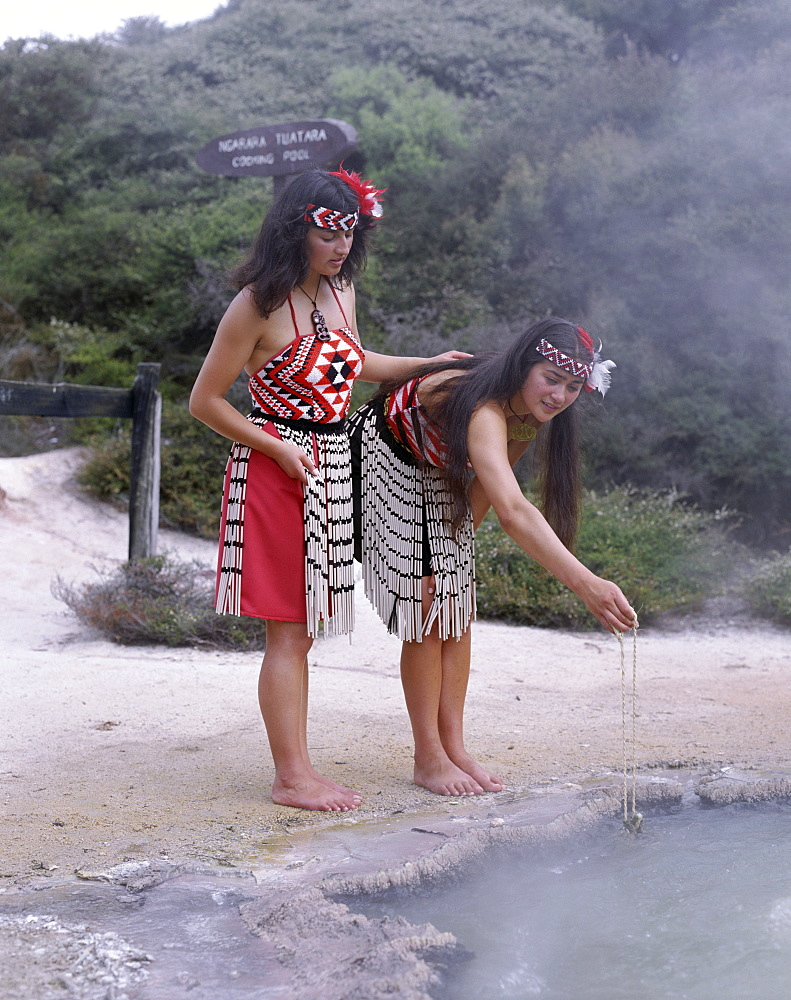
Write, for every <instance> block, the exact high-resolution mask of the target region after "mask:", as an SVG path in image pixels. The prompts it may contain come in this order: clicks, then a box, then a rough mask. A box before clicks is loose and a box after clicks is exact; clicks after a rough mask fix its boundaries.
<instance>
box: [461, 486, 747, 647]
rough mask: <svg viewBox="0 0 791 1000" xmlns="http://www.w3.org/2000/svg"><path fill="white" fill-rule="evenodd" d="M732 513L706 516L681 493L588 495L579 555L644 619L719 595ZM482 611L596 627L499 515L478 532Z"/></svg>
mask: <svg viewBox="0 0 791 1000" xmlns="http://www.w3.org/2000/svg"><path fill="white" fill-rule="evenodd" d="M731 520H732V518H731V515H730V514H729V512H727V511H719V512H716V513H706V512H704V511H701V510H699V509H697V508H695V507H692V506H689V505H686V504H684V503H682V502H681V500H680V498H679V497H678V496H677V494H675V493H664V494H662V493H655V492H651V493H646V492H639V491H637V490H634V489H631V488H629V487H621V488H617V489H613V490H611V491H610V492H608V493H595V492H592V491H588V492H586V494H585V496H584V498H583V517H582V525H581V529H580V537H579V543H578V546H577V554H578V555H579V558H580V559H581V561H582V562H583V563H584V564H585V565H586V566H588V567H589V568H590V569H591V570H592V571H593V572H594V573H596V574H597V575H598V576H602V577H604V578H605V579H608V580H612V581H614V582H615V583H617V584H618V586H619V587H620V588H621V589H622V590H623V592H624V593H625V594H626V596H627V597H628V599H629V600H630V602H631V603H632V605H633V606H634V607H635V608H636V609H637V611H638V615H639V617H640V621H641V622H643V623H644V624H645V623H647V622H649V621H650V620H651V619H652V618H654V617H655V616H656V615H658V614H659V613H660V612H663V611H668V610H670V609H678V608H683V609H690V608H692V607H695V606H696V605H698V604H699V603H700V602H701V601H702V599H703V598H704V597H709V596H713V595H714V594H717V593H720V592H721V591H722V588H723V586H724V581H725V580H726V579H727V576H728V569H729V566H730V565H731V563H732V561H733V553H734V552H735V550H736V548H737V546H736V543H734V542H732V541H731V540H730V539H729V538H728V530H729V527H730V522H731ZM476 579H477V583H478V614H479V617H481V618H496V619H498V618H499V619H505V620H507V621H511V622H516V623H518V624H523V625H539V626H552V627H563V628H580V629H594V628H597V627H598V623H597V622H596V620H595V619H594V618H593V616H592V615H591V614H590V612H589V611H588V610H587V608H586V607H585V605H584V604H583V603H582V601H581V600H579V598H578V597H576V595H575V594H573V593H571V591H569V590H568V589H567V588H566V587H564V586H563V584H561V583H560V582H559V581H558V580H556V579H555V577H554V576H552V575H551V574H550V573H547V572H546V570H544V569H543V568H542V567H541V566H539V565H538V564H537V563H536V562H534V560H532V559H531V558H530V557H529V556H527V555H525V553H524V552H523V551H522V550H521V549H520V548H519V546H518V545H517V544H516V543H515V542H513V541H512V540H511V539H510V538H509V537H508V536H507V535H506V534H505V533H504V532H503V531H502V529H501V528H500V526H499V525H498V524H497V522H496V520H495V519H494V518H493V516H492V515H489V518H487V520H486V521H485V522H484V523H483V524H482V525H481V527H480V529H479V530H478V534H477V537H476Z"/></svg>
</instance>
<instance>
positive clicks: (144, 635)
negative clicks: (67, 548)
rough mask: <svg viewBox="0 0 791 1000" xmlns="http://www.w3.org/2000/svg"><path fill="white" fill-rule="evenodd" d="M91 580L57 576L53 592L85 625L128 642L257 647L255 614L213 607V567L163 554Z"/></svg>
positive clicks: (261, 628) (260, 625) (259, 629)
mask: <svg viewBox="0 0 791 1000" xmlns="http://www.w3.org/2000/svg"><path fill="white" fill-rule="evenodd" d="M99 577H100V578H99V580H98V582H96V583H87V584H83V585H82V586H79V587H75V586H71V585H69V584H66V583H64V581H63V580H61V579H60V578H58V579H57V580H56V582H55V584H54V585H53V593H54V595H55V597H57V598H58V599H59V600H61V601H63V602H64V603H66V604H67V605H68V606H69V607H70V608H71V610H72V611H73V612H74V613H75V614H76V615H77V617H78V618H79V619H80V621H81V622H83V623H84V624H85V625H90V626H91V627H93V628H95V629H98V630H99V631H100V632H101V633H102V634H103V635H104V636H106V637H107V638H108V639H110V640H112V641H113V642H118V643H121V644H122V645H127V646H141V645H148V644H161V645H164V646H208V647H210V648H212V649H240V650H244V649H261V648H263V646H264V637H265V634H266V629H265V625H264V622H262V621H260V620H259V619H257V618H238V617H235V616H233V615H218V614H216V613H215V611H214V572H213V570H210V569H206V568H205V567H204V566H201V565H200V564H199V563H196V562H179V561H178V560H177V559H173V558H171V557H170V556H168V555H166V554H165V555H158V556H152V557H151V558H149V559H142V560H140V561H139V562H134V563H124V564H123V565H121V566H119V567H118V569H117V570H115V571H114V572H112V573H109V574H99Z"/></svg>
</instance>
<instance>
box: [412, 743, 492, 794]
mask: <svg viewBox="0 0 791 1000" xmlns="http://www.w3.org/2000/svg"><path fill="white" fill-rule="evenodd" d="M414 782H415V784H416V785H420V786H421V787H423V788H427V789H428V790H429V791H430V792H434V793H435V794H436V795H479V794H480V793H481V792H482V791H483V790H484V789H483V787H482V786H481V785H479V784H478V782H477V781H476V780H475V779H474V778H472V777H470V775H469V774H466V773H465V772H464V771H462V769H461V768H460V767H456V765H455V764H454V763H453V761H452V760H451V759H450V758H449V757H448V756H447V755H446V754H444V753H443V754H442V755H441V756H440V755H437V756H436V757H432V758H429V759H426V760H422V761H421V762H420V763H419V764H418V762H417V761H415V772H414Z"/></svg>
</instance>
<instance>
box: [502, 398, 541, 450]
mask: <svg viewBox="0 0 791 1000" xmlns="http://www.w3.org/2000/svg"><path fill="white" fill-rule="evenodd" d="M508 409H509V410H510V411H511V413H513V415H514V416H515V417H516V419H517V420H518V421H519V423H518V424H514V425H513V427H509V428H508V439H509V440H510V441H534V440H535V437H536V434H538V428H537V427H533V425H532V424H526V423H525V420H527V414H525V415H524V416H523V417H520V416H519V414H518V413H516V412H515V410H514V408H513V406H511V400H510V399H509V400H508Z"/></svg>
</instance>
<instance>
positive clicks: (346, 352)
mask: <svg viewBox="0 0 791 1000" xmlns="http://www.w3.org/2000/svg"><path fill="white" fill-rule="evenodd" d="M295 326H296V322H295ZM329 335H330V337H329V340H326V341H321V340H319V338H318V336H317V335H316V334H315V333H309V334H305V335H304V336H299V335H297V336H296V337H295V338H294V339H293V340H292V341H291V343H290V344H288V345H287V346H286V347H284V348H283V350H282V351H280V352H278V353H277V354H276V355H275V356H274V357H273V358H270V360H269V361H267V363H266V364H265V365H264V366H263V367H262V368H261V369H260V370H259V371H258V372H256V374H255V375H252V376H251V378H250V383H249V387H250V395H251V396H252V397H253V403H254V404H255V405H256V406H258V407H260V408H261V409H262V410H263V411H264V413H271V414H272V415H273V416H276V417H285V418H286V419H289V420H311V421H313V422H314V423H326V424H330V423H336V422H337V421H339V420H342V419H343V418H344V417H345V416H346V413H347V411H348V409H349V400H350V398H351V393H352V386H353V384H354V380H355V379H356V378H357V377H358V376H359V374H360V372H361V370H362V366H363V360H364V358H365V354H364V352H363V349H362V347H361V346H360V344H359V343H358V341H357V338H356V337H355V336H354V333H353V332H352V330H351V328H350V327H348V326H344V327H341V328H340V329H338V330H330V331H329Z"/></svg>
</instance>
